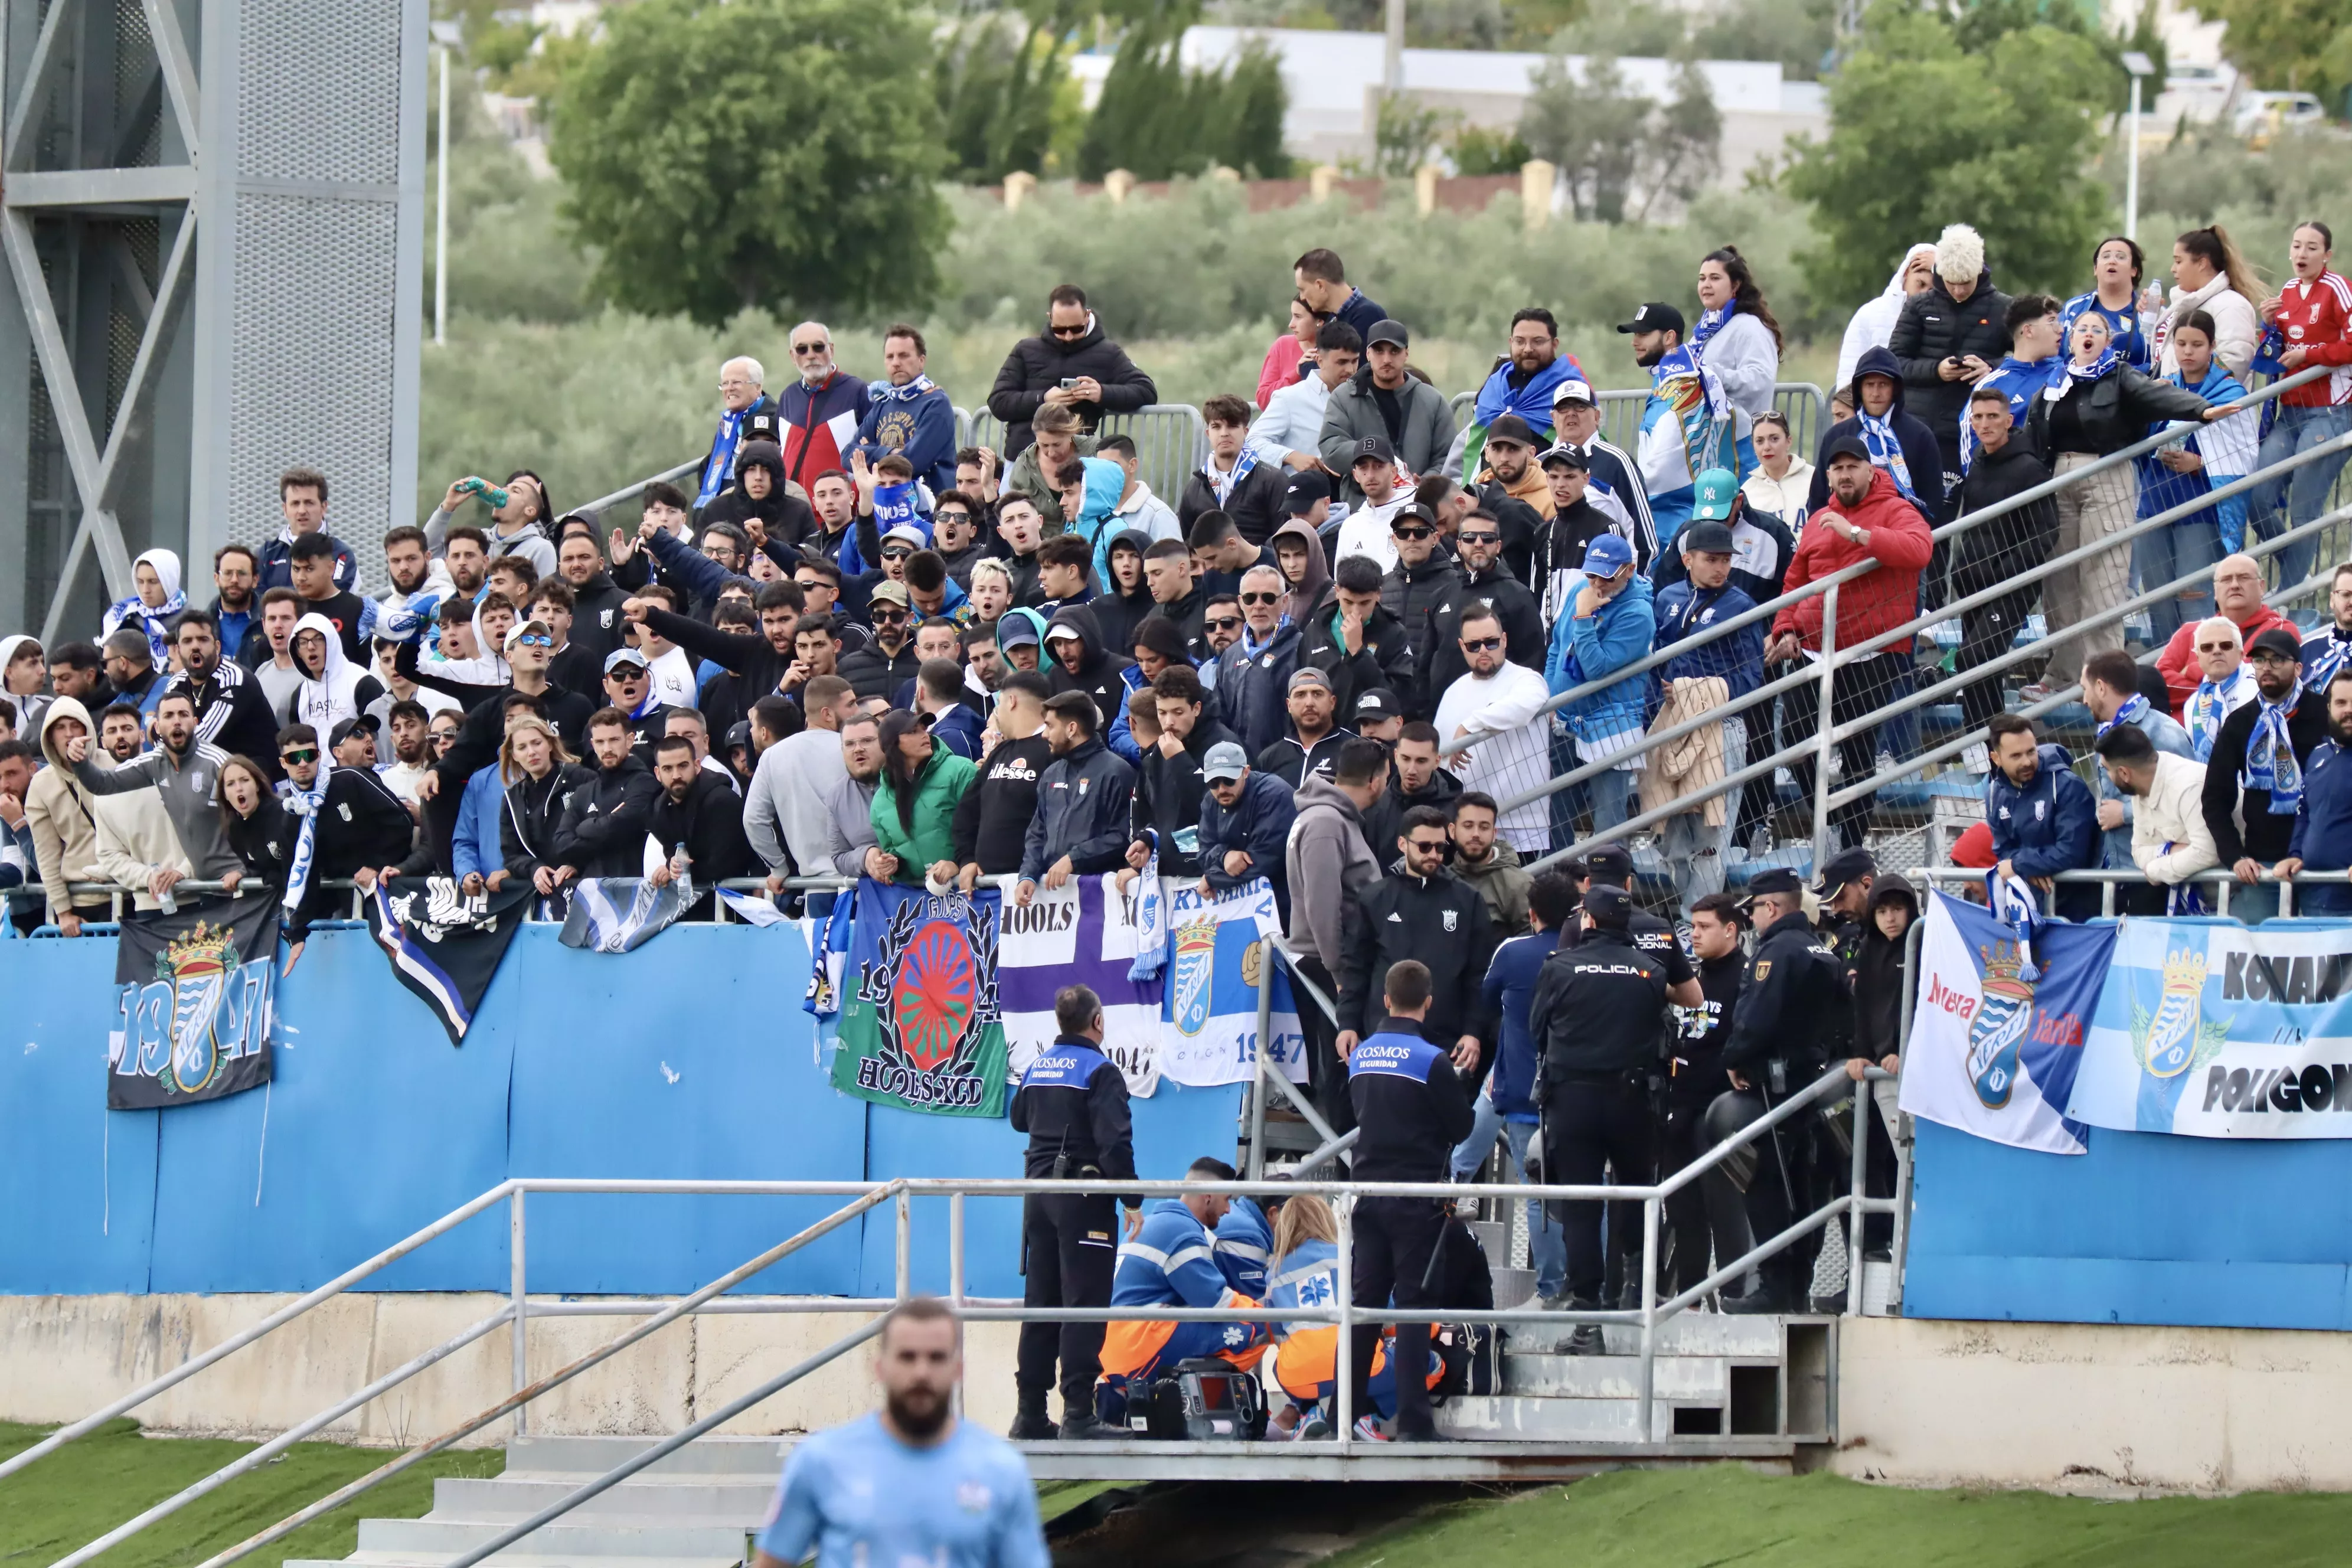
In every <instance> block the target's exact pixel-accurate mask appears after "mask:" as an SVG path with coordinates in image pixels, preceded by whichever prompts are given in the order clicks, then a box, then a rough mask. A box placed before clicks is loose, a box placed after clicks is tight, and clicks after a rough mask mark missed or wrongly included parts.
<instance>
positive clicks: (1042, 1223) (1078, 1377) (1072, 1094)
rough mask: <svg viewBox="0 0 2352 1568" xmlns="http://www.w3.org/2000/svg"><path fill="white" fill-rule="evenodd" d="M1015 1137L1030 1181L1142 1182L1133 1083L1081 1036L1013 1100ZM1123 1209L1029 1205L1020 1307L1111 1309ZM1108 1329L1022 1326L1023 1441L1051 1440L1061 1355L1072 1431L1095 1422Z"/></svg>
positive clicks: (1101, 1203) (1039, 1200) (1050, 1052)
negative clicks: (1130, 1096) (1050, 1395)
mask: <svg viewBox="0 0 2352 1568" xmlns="http://www.w3.org/2000/svg"><path fill="white" fill-rule="evenodd" d="M1013 1131H1015V1132H1026V1133H1027V1134H1029V1152H1028V1155H1027V1158H1026V1159H1025V1160H1024V1162H1023V1173H1024V1174H1025V1175H1027V1176H1029V1177H1031V1178H1032V1179H1035V1178H1039V1177H1052V1178H1055V1179H1057V1180H1068V1181H1071V1182H1073V1183H1076V1182H1077V1181H1078V1180H1080V1179H1082V1178H1085V1177H1089V1176H1091V1177H1097V1178H1099V1179H1102V1180H1106V1181H1114V1182H1131V1181H1133V1180H1134V1179H1135V1146H1134V1142H1133V1139H1132V1136H1131V1132H1130V1123H1129V1114H1128V1104H1127V1079H1126V1076H1125V1075H1124V1074H1122V1073H1121V1072H1120V1071H1119V1069H1118V1066H1117V1064H1115V1063H1113V1062H1112V1061H1111V1060H1110V1059H1109V1058H1107V1057H1105V1056H1104V1055H1103V1054H1102V1051H1101V1049H1100V1048H1099V1047H1097V1046H1096V1045H1095V1044H1094V1042H1092V1041H1091V1040H1088V1039H1086V1038H1085V1037H1080V1036H1071V1035H1064V1036H1062V1037H1059V1038H1058V1039H1056V1040H1055V1042H1054V1043H1053V1045H1052V1046H1050V1047H1047V1048H1046V1049H1045V1050H1044V1051H1042V1052H1040V1053H1038V1057H1037V1059H1036V1060H1035V1061H1034V1062H1032V1063H1030V1064H1029V1071H1028V1073H1027V1074H1026V1075H1025V1076H1024V1077H1023V1079H1022V1080H1021V1088H1020V1090H1019V1091H1018V1092H1017V1093H1015V1094H1014V1095H1013ZM1142 1202H1143V1200H1142V1199H1140V1198H1129V1199H1128V1200H1127V1203H1128V1205H1129V1207H1130V1208H1139V1207H1141V1206H1142ZM1118 1234H1119V1223H1118V1202H1117V1200H1115V1199H1113V1198H1111V1197H1109V1196H1108V1195H1107V1194H1100V1193H1088V1192H1083V1191H1076V1190H1074V1191H1072V1192H1070V1193H1069V1194H1060V1193H1055V1194H1051V1195H1048V1196H1038V1197H1031V1198H1028V1199H1026V1200H1024V1203H1023V1205H1022V1215H1021V1243H1022V1250H1023V1252H1024V1255H1025V1257H1026V1259H1027V1269H1028V1283H1027V1288H1026V1289H1024V1291H1023V1293H1022V1300H1023V1302H1024V1304H1026V1305H1028V1306H1032V1307H1108V1306H1109V1305H1110V1289H1111V1276H1112V1275H1113V1274H1114V1273H1115V1272H1116V1271H1117V1270H1118ZM1104 1328H1105V1325H1104V1324H1101V1323H1059V1324H1056V1323H1048V1322H1028V1323H1024V1324H1022V1325H1021V1348H1020V1352H1019V1358H1018V1361H1017V1363H1016V1364H1015V1370H1014V1373H1013V1379H1014V1383H1015V1384H1016V1385H1017V1387H1018V1388H1019V1390H1020V1395H1021V1415H1020V1418H1019V1420H1018V1422H1017V1423H1016V1425H1015V1426H1014V1433H1015V1435H1016V1436H1040V1437H1050V1436H1053V1435H1054V1433H1053V1431H1052V1429H1051V1427H1050V1426H1047V1425H1046V1422H1045V1391H1046V1390H1047V1389H1049V1388H1051V1387H1052V1386H1053V1384H1054V1363H1055V1359H1056V1356H1057V1353H1058V1358H1059V1360H1060V1362H1061V1368H1062V1412H1063V1416H1064V1424H1065V1426H1067V1425H1068V1421H1069V1418H1070V1417H1071V1416H1074V1415H1082V1414H1083V1415H1088V1416H1091V1414H1092V1412H1093V1409H1094V1398H1095V1393H1094V1390H1095V1379H1096V1378H1097V1376H1099V1375H1100V1374H1101V1372H1102V1344H1103V1331H1104ZM1040 1427H1045V1430H1043V1431H1040V1430H1039V1428H1040Z"/></svg>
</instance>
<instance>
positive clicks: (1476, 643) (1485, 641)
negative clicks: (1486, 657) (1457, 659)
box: [1462, 637, 1503, 653]
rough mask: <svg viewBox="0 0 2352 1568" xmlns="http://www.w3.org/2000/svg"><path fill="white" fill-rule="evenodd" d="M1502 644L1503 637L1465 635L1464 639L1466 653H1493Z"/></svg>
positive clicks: (1463, 647) (1463, 645)
mask: <svg viewBox="0 0 2352 1568" xmlns="http://www.w3.org/2000/svg"><path fill="white" fill-rule="evenodd" d="M1502 646H1503V639H1502V638H1500V637H1464V638H1463V639H1462V651H1463V652H1464V653H1492V652H1494V651H1495V650H1496V648H1498V647H1502Z"/></svg>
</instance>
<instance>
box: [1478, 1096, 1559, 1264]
mask: <svg viewBox="0 0 2352 1568" xmlns="http://www.w3.org/2000/svg"><path fill="white" fill-rule="evenodd" d="M1476 1114H1477V1120H1476V1121H1474V1122H1472V1123H1471V1126H1470V1136H1469V1137H1467V1138H1465V1139H1464V1140H1462V1142H1460V1143H1458V1144H1456V1145H1455V1146H1454V1180H1456V1181H1466V1180H1468V1179H1469V1178H1470V1177H1471V1176H1472V1175H1475V1173H1477V1170H1478V1167H1479V1166H1480V1165H1482V1164H1484V1163H1486V1156H1487V1155H1488V1154H1489V1153H1491V1152H1493V1151H1494V1148H1495V1134H1496V1132H1498V1131H1499V1132H1501V1133H1502V1134H1503V1136H1504V1138H1505V1141H1506V1142H1507V1143H1508V1144H1509V1146H1510V1151H1511V1169H1512V1170H1514V1171H1516V1172H1517V1173H1518V1175H1519V1179H1520V1180H1521V1181H1525V1180H1527V1175H1528V1140H1529V1139H1530V1138H1533V1137H1534V1136H1535V1132H1536V1124H1535V1123H1534V1122H1532V1121H1505V1120H1504V1119H1503V1113H1502V1112H1501V1111H1499V1110H1496V1109H1495V1097H1494V1096H1493V1095H1492V1094H1482V1095H1480V1096H1479V1097H1478V1104H1477V1108H1476ZM1528 1263H1529V1264H1531V1265H1532V1266H1533V1267H1534V1268H1535V1271H1536V1294H1538V1296H1557V1295H1559V1293H1560V1292H1561V1291H1562V1290H1564V1289H1567V1287H1568V1237H1567V1236H1566V1234H1565V1233H1564V1232H1562V1231H1561V1229H1560V1228H1559V1222H1558V1221H1557V1220H1548V1219H1547V1218H1546V1217H1545V1215H1544V1206H1543V1205H1541V1204H1539V1203H1537V1202H1535V1201H1534V1200H1533V1199H1529V1200H1528Z"/></svg>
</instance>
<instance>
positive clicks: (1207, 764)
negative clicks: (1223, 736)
mask: <svg viewBox="0 0 2352 1568" xmlns="http://www.w3.org/2000/svg"><path fill="white" fill-rule="evenodd" d="M1247 772H1249V754H1248V753H1247V752H1244V751H1243V750H1242V749H1241V747H1240V746H1238V745H1236V744H1235V743H1234V742H1231V741H1220V742H1217V743H1216V744H1215V745H1213V746H1211V747H1210V748H1209V751H1208V754H1207V755H1205V756H1203V757H1202V759H1201V776H1202V778H1203V779H1206V780H1207V781H1209V782H1210V783H1212V784H1214V783H1215V782H1216V781H1217V780H1219V779H1237V778H1239V777H1241V776H1242V775H1243V774H1244V773H1247Z"/></svg>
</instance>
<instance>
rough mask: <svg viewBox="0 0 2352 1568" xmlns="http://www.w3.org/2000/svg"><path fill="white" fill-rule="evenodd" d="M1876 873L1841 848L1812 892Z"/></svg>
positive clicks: (1864, 858) (1866, 857)
mask: <svg viewBox="0 0 2352 1568" xmlns="http://www.w3.org/2000/svg"><path fill="white" fill-rule="evenodd" d="M2298 651H2300V650H2298ZM1876 875H1878V862H1877V861H1876V860H1875V859H1874V858H1872V856H1871V853H1870V851H1869V850H1867V849H1842V850H1840V851H1838V853H1836V854H1834V855H1832V856H1831V857H1830V858H1829V859H1828V860H1826V861H1824V862H1823V863H1822V879H1821V884H1820V886H1818V887H1816V888H1815V889H1813V894H1814V896H1815V897H1816V898H1822V899H1834V898H1836V897H1837V896H1838V894H1839V893H1840V892H1841V891H1843V889H1844V888H1845V885H1846V884H1847V883H1848V882H1852V881H1856V880H1858V879H1861V878H1864V877H1875V876H1876Z"/></svg>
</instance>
